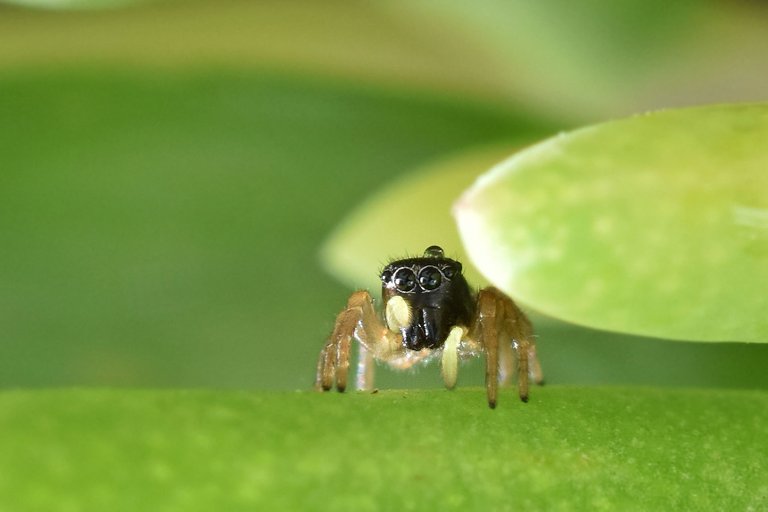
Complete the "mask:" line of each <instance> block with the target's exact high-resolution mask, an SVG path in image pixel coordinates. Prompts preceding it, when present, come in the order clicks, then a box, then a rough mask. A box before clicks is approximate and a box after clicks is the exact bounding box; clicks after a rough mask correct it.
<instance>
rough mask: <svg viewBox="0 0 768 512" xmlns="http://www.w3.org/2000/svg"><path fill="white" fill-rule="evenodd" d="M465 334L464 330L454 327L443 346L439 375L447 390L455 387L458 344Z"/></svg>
mask: <svg viewBox="0 0 768 512" xmlns="http://www.w3.org/2000/svg"><path fill="white" fill-rule="evenodd" d="M465 333H466V330H465V329H464V328H463V327H459V326H454V327H453V328H452V329H451V332H450V333H448V337H447V338H446V339H445V343H444V344H443V356H442V360H441V365H440V373H442V375H443V382H445V387H446V388H448V389H453V388H454V387H456V378H457V376H458V373H459V343H461V339H462V338H463V337H464V334H465Z"/></svg>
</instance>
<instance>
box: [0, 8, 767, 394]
mask: <svg viewBox="0 0 768 512" xmlns="http://www.w3.org/2000/svg"><path fill="white" fill-rule="evenodd" d="M27 5H29V4H27ZM68 5H72V4H68ZM83 5H84V4H80V6H83ZM91 5H96V2H93V3H92V4H91ZM474 5H475V6H476V9H473V10H471V11H470V10H468V8H467V7H465V6H463V5H461V4H460V3H458V2H453V3H449V2H446V3H445V4H443V6H442V7H441V6H440V5H438V4H437V3H428V2H420V3H404V2H403V3H399V4H393V3H388V4H375V3H360V2H348V1H337V0H334V1H330V2H322V3H320V2H313V1H308V0H307V1H297V2H279V1H267V2H250V1H247V0H226V1H221V2H210V1H204V0H170V1H156V2H155V1H146V2H137V3H132V4H131V5H128V6H126V7H122V8H114V9H102V10H98V9H97V10H92V11H87V10H53V11H46V10H37V9H26V8H23V7H20V6H18V5H10V4H8V3H6V4H4V5H3V6H2V7H0V133H1V134H2V137H0V150H1V151H0V196H2V197H1V199H2V201H1V202H0V213H2V215H0V278H2V281H0V282H2V286H1V287H0V322H1V323H2V331H1V332H0V384H2V385H4V386H19V385H36V386H40V385H56V384H112V385H121V384H122V385H210V386H237V387H273V388H275V387H276V388H286V387H291V388H294V387H305V386H307V385H308V384H309V382H310V381H311V373H312V368H313V360H314V358H315V354H316V352H317V349H318V348H319V345H320V344H321V343H322V337H323V336H324V335H325V333H326V332H327V331H328V330H329V329H330V327H331V324H332V321H333V317H334V315H335V314H336V312H337V310H338V309H339V308H341V307H342V305H343V303H344V300H345V298H346V294H347V293H348V291H349V289H348V288H346V287H342V286H340V285H338V284H336V283H335V282H334V281H333V280H332V279H331V278H330V277H326V275H325V274H324V272H323V270H322V268H321V267H320V265H319V263H318V261H317V254H318V251H319V247H320V246H321V245H322V241H323V239H324V238H325V237H326V236H327V235H328V234H329V233H330V232H331V231H332V230H333V229H334V226H336V225H337V224H338V223H339V222H340V221H341V220H342V219H344V218H345V216H346V215H347V214H348V212H351V211H353V210H354V209H355V207H356V206H358V205H360V204H363V203H364V201H365V198H366V197H368V196H369V195H371V194H373V193H376V192H378V191H380V190H382V191H385V189H386V186H387V185H388V184H390V183H392V182H393V180H396V179H397V178H399V177H401V176H404V175H405V174H406V173H409V172H411V171H413V170H415V169H420V168H424V167H425V166H426V165H427V164H429V165H436V164H431V163H430V162H435V161H446V160H445V159H446V158H447V157H448V156H449V155H455V154H461V153H462V152H463V151H465V150H470V149H472V148H473V147H476V146H486V147H487V146H488V145H489V144H494V143H499V144H512V145H513V146H515V147H517V146H519V145H520V144H524V143H528V142H531V141H533V140H534V139H537V138H542V137H544V136H547V135H549V134H552V133H554V132H555V131H557V130H560V129H564V128H571V127H573V126H574V120H575V119H578V118H590V119H594V118H601V117H603V116H605V115H607V114H611V115H612V114H615V113H619V112H625V111H629V110H636V109H638V108H644V107H646V106H669V105H672V104H680V103H686V102H689V101H697V100H700V99H708V98H711V97H717V98H718V99H722V100H726V99H736V98H750V97H751V98H754V97H755V95H758V94H762V91H764V90H765V87H763V86H762V85H761V84H763V83H764V82H763V80H764V77H763V76H762V74H763V72H764V69H765V67H763V66H757V65H752V64H753V63H754V62H755V59H754V57H755V52H757V49H759V48H761V45H760V41H762V39H761V38H764V37H768V36H766V34H768V31H765V30H762V27H764V26H765V22H766V18H765V17H764V16H762V15H761V10H760V9H761V8H760V7H759V6H756V5H753V4H746V3H739V4H730V3H719V4H708V5H706V6H705V5H703V4H698V3H690V2H684V3H677V4H675V5H662V4H661V3H659V2H652V3H650V4H649V3H647V2H626V3H623V7H622V8H621V9H619V8H617V7H614V6H612V5H611V4H597V3H593V4H580V6H575V5H570V4H569V5H565V4H564V3H563V2H558V3H548V4H547V5H545V4H542V5H540V6H539V5H536V6H530V5H529V6H526V5H525V4H524V3H508V2H482V3H479V4H478V3H475V4H474ZM66 6H67V5H64V4H62V5H60V7H66ZM656 13H665V16H661V15H658V16H657V15H656ZM633 20H636V21H633ZM504 27H514V28H515V29H514V30H506V29H505V28H504ZM736 27H738V28H739V30H738V31H737V29H736ZM737 32H738V34H739V37H730V36H731V35H732V34H735V33H737ZM617 34H619V35H621V36H622V37H616V35H617ZM725 36H728V37H725ZM560 52H562V53H560ZM761 55H762V54H761ZM734 56H735V57H734ZM731 57H733V58H731ZM761 58H762V57H761ZM696 69H699V71H700V72H691V70H694V71H695V70H696ZM747 71H749V73H750V74H749V78H750V79H749V80H746V79H745V77H746V76H747V75H746V74H747ZM716 94H719V96H717V95H716ZM489 164H490V162H488V161H486V162H484V163H483V166H485V165H489ZM473 169H477V172H479V171H480V166H477V167H473ZM414 179H415V178H414ZM468 181H469V178H468V179H467V182H468ZM440 201H441V202H444V203H445V202H447V201H448V198H447V195H443V196H441V197H440ZM419 208H420V204H418V203H416V204H412V205H411V208H410V209H408V210H403V209H396V210H395V211H390V212H389V215H390V216H392V219H403V218H406V219H407V218H408V217H410V218H413V217H418V216H420V215H421V214H422V213H423V212H424V211H425V210H423V209H421V210H420V209H419ZM444 214H445V215H446V217H445V218H448V217H447V211H445V212H444ZM449 236H451V235H449ZM452 236H453V237H454V238H453V239H454V240H455V239H456V238H455V236H456V235H455V233H454V234H453V235H452ZM371 238H372V239H374V240H382V239H387V240H390V241H391V240H394V238H393V237H392V234H391V233H371ZM414 243H415V241H414ZM409 244H410V242H409ZM423 245H424V244H423V243H420V244H418V246H417V247H411V246H410V245H408V246H406V244H405V243H403V244H402V247H400V248H398V247H396V246H392V248H391V249H388V250H387V253H386V254H381V255H380V256H379V257H378V260H377V261H376V263H375V265H373V266H372V267H371V268H370V270H369V272H371V274H373V273H375V272H376V270H378V266H379V264H380V263H381V262H382V260H384V259H386V258H387V257H388V256H390V255H395V254H397V253H399V252H400V251H401V250H402V251H406V252H412V251H419V250H423ZM371 247H374V246H373V245H372V246H371ZM366 250H367V249H366ZM456 251H457V253H459V249H456ZM353 253H354V251H349V255H352V256H353V257H351V258H349V259H348V261H354V262H357V264H358V265H359V266H360V268H358V270H356V271H362V270H363V269H362V262H364V261H367V258H368V256H366V254H365V253H364V251H361V253H360V254H359V258H355V257H354V254H353ZM361 284H362V283H361ZM538 324H539V325H540V329H539V334H540V336H541V338H540V346H541V350H542V353H543V355H544V358H545V360H546V361H547V365H548V368H550V369H551V370H552V371H549V376H550V379H551V380H552V381H554V382H558V381H559V382H589V383H599V382H627V383H630V382H631V383H635V382H648V383H653V382H656V383H667V384H670V383H671V384H689V385H694V384H696V385H706V384H711V385H764V384H763V383H762V380H761V378H762V377H761V375H762V374H763V373H764V372H763V373H759V372H758V373H755V372H741V371H740V370H739V368H741V367H742V365H750V364H752V363H755V362H759V361H761V360H763V359H762V358H763V357H765V356H763V355H762V352H760V350H762V347H739V348H738V350H735V349H733V348H724V347H722V346H719V345H715V346H711V347H707V348H706V349H705V348H702V347H696V346H690V347H680V346H677V345H673V346H667V347H666V348H665V349H664V350H665V351H672V352H674V353H675V357H676V361H665V362H663V363H660V364H655V365H653V368H654V370H653V371H652V372H649V371H648V368H649V367H650V366H651V365H652V363H653V361H657V359H658V358H657V357H656V354H657V353H658V351H659V349H660V347H661V346H662V345H663V344H661V345H657V344H656V343H658V342H650V341H648V340H642V341H640V340H638V339H635V338H627V337H621V338H618V337H615V336H614V337H611V336H609V335H606V334H604V333H597V332H594V331H590V330H584V329H576V328H572V327H565V326H563V325H561V324H550V323H547V322H538ZM612 341H615V342H616V343H613V344H612V343H611V342H612ZM734 351H736V352H738V354H740V355H739V356H738V357H736V359H738V360H739V361H740V362H737V363H734V365H733V366H728V365H721V364H717V362H718V361H725V360H728V361H735V360H736V359H733V358H732V357H729V356H733V355H734ZM595 354H600V356H599V357H596V356H595ZM625 354H632V356H631V358H630V359H629V360H628V359H626V358H625V357H623V356H624V355H625ZM739 358H740V359H739ZM619 369H620V370H619ZM433 377H435V376H434V375H433V374H431V373H430V372H429V371H426V372H423V374H422V375H415V376H414V375H405V376H404V377H402V378H401V380H399V381H398V382H399V383H401V384H407V385H410V384H411V383H424V382H431V383H433V384H437V383H439V379H437V378H435V379H433ZM389 378H390V377H389V375H388V374H387V373H386V372H383V373H382V380H381V381H380V382H382V383H384V384H386V383H387V382H391V381H390V380H388V379H389ZM478 379H479V378H478ZM739 383H741V384H739Z"/></svg>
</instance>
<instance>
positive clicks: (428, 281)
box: [419, 266, 443, 291]
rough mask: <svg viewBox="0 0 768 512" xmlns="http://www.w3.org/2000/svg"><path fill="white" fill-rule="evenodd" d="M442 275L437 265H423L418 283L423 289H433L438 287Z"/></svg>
mask: <svg viewBox="0 0 768 512" xmlns="http://www.w3.org/2000/svg"><path fill="white" fill-rule="evenodd" d="M442 281H443V276H442V275H441V274H440V271H439V270H438V269H437V267H431V266H430V267H424V268H422V269H421V272H419V284H420V285H421V287H422V288H424V289H425V290H428V291H429V290H435V289H437V288H439V287H440V283H441V282H442Z"/></svg>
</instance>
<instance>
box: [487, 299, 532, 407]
mask: <svg viewBox="0 0 768 512" xmlns="http://www.w3.org/2000/svg"><path fill="white" fill-rule="evenodd" d="M494 291H495V292H496V293H497V294H498V297H499V301H500V302H501V304H502V305H503V308H504V330H505V333H506V335H507V336H508V337H509V338H510V339H511V340H512V343H513V345H512V346H513V347H514V349H515V351H516V352H517V379H518V391H519V394H520V399H521V400H522V401H524V402H526V401H528V383H529V379H530V380H533V381H534V382H535V383H537V384H541V382H542V380H543V376H542V372H541V365H540V364H539V361H538V358H537V357H536V344H535V342H534V341H533V326H532V325H531V322H530V320H528V317H527V316H525V313H523V312H522V311H521V310H520V308H518V307H517V305H516V304H515V303H514V302H513V301H512V299H510V298H509V297H507V296H506V295H504V294H503V293H502V292H500V291H498V290H495V289H494Z"/></svg>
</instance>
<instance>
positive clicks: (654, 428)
mask: <svg viewBox="0 0 768 512" xmlns="http://www.w3.org/2000/svg"><path fill="white" fill-rule="evenodd" d="M734 418H738V421H734ZM0 431H2V432H3V435H2V436H1V437H0V453H2V457H0V506H2V508H3V510H13V511H16V512H26V511H33V510H47V511H50V512H56V511H62V512H64V511H70V510H110V511H116V512H117V511H122V510H125V511H135V510H165V511H175V510H179V511H185V512H194V511H196V510H200V511H210V510H229V511H237V510H255V509H258V510H315V509H323V510H356V511H359V510H382V509H386V510H521V509H522V510H564V511H565V510H573V511H579V510H585V511H596V510H598V511H599V510H610V511H613V510H626V511H634V510H763V509H765V508H766V507H768V466H767V465H766V461H767V460H768V444H767V442H766V439H768V394H766V393H765V392H750V391H695V390H677V391H673V390H659V389H651V388H577V387H573V388H559V387H553V388H546V387H545V388H536V389H534V390H533V394H532V399H531V401H530V402H529V403H528V404H523V403H521V402H519V401H518V400H516V399H515V398H514V392H513V391H512V390H507V391H504V392H503V393H502V395H501V402H500V405H499V407H498V408H497V409H496V410H490V409H488V407H487V404H486V403H485V399H484V391H483V390H482V389H479V388H470V389H466V388H465V389H458V390H457V391H455V392H448V391H445V390H433V391H381V392H379V393H377V394H354V393H352V394H345V395H340V394H337V393H328V394H316V393H285V392H281V393H277V392H275V393H269V392H259V393H245V392H221V391H218V392H215V391H151V390H146V391H140V390H133V391H120V390H59V391H7V392H3V393H2V394H0Z"/></svg>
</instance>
